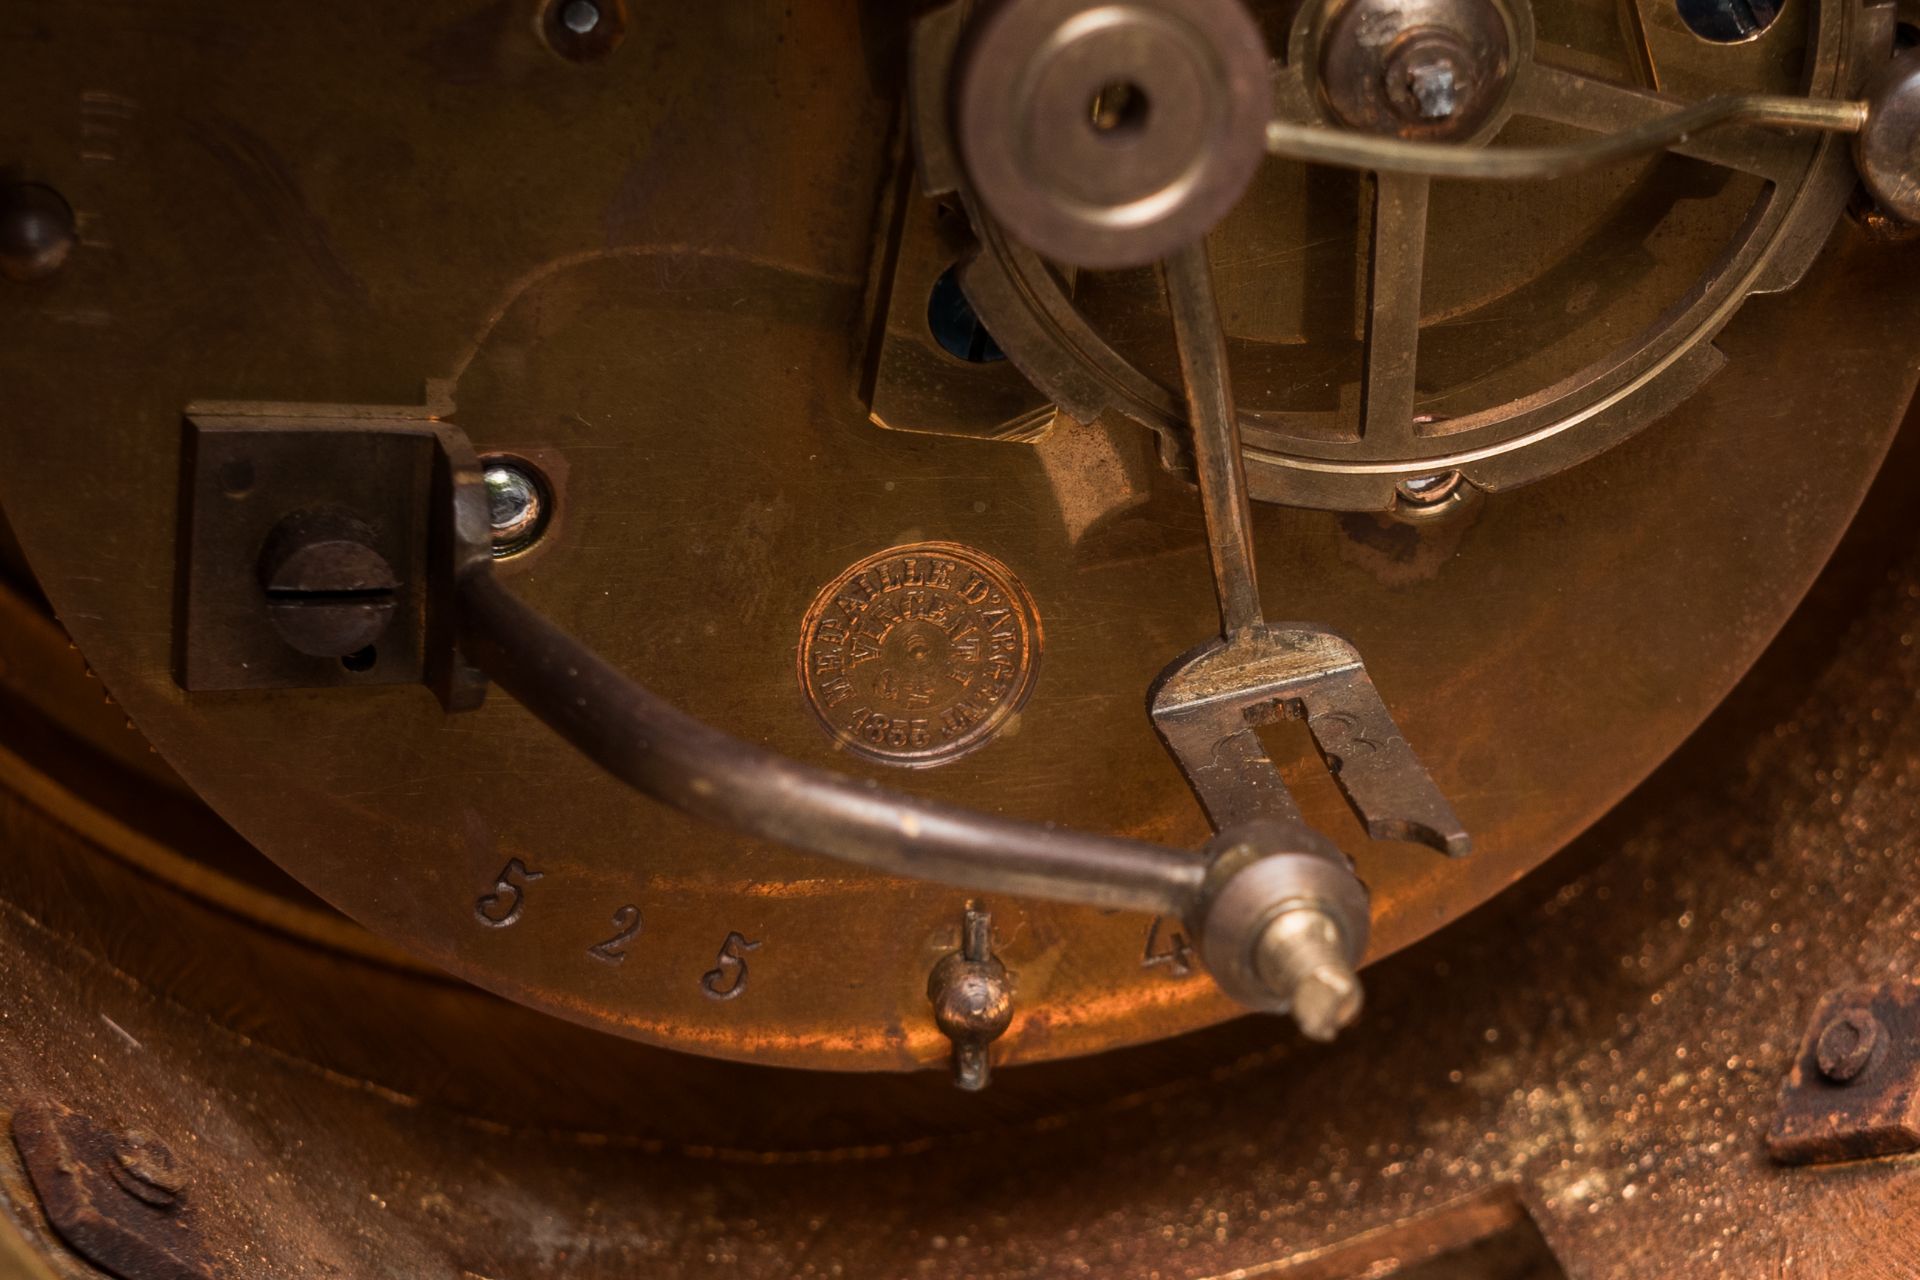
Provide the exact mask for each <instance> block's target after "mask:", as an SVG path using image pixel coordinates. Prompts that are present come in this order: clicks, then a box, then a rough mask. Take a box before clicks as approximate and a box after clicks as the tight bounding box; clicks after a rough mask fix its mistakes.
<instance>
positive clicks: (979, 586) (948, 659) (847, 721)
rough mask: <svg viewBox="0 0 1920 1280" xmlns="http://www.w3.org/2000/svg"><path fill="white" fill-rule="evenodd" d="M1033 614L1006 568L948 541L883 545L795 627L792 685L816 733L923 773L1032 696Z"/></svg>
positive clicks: (1036, 626) (978, 741)
mask: <svg viewBox="0 0 1920 1280" xmlns="http://www.w3.org/2000/svg"><path fill="white" fill-rule="evenodd" d="M1039 667H1040V615H1039V613H1038V611H1036V610H1035V608H1034V605H1033V597H1032V596H1030V595H1028V594H1027V589H1026V588H1025V587H1023V586H1021V585H1020V580H1019V579H1018V578H1016V577H1014V575H1013V571H1012V570H1011V569H1009V568H1007V566H1005V565H1003V564H1001V563H1000V562H999V561H998V560H995V559H994V558H993V557H992V556H990V555H987V554H986V553H985V552H982V551H975V550H974V549H973V548H971V547H963V546H961V545H959V544H958V543H953V542H916V543H912V544H909V545H907V546H901V547H893V548H891V549H889V550H886V551H882V552H880V553H879V554H878V555H872V556H868V557H867V558H866V559H865V560H862V561H860V562H859V563H858V564H855V565H853V566H852V567H850V568H849V569H848V570H847V571H846V572H845V573H842V574H841V575H840V576H839V577H837V578H835V579H834V580H833V581H832V582H830V583H828V584H827V585H826V587H825V588H824V589H822V590H821V592H820V594H819V596H818V597H816V598H815V599H814V602H813V605H812V607H811V608H809V609H808V610H807V616H806V619H805V621H804V622H802V624H801V627H800V687H801V688H802V689H803V690H804V691H805V693H806V697H807V704H808V705H809V706H811V707H812V708H813V710H814V713H815V714H816V715H818V716H819V717H820V723H821V724H822V725H824V726H826V729H827V732H829V733H831V734H832V735H833V736H834V737H835V738H837V739H838V740H839V741H840V742H841V743H842V744H843V745H844V746H845V747H846V748H847V749H848V750H849V751H853V752H857V753H858V754H860V755H863V756H865V757H867V758H868V759H871V760H878V761H880V762H882V763H883V764H896V765H902V766H905V767H907V768H925V767H927V766H929V765H936V764H944V763H946V762H947V761H949V760H951V759H953V758H954V757H956V756H959V755H964V754H965V753H966V752H968V751H971V750H973V749H974V748H976V747H979V746H982V745H984V744H985V743H986V742H987V741H988V740H989V739H991V738H992V737H993V735H994V734H995V733H997V732H999V731H1000V729H1001V728H1003V727H1004V726H1005V725H1006V723H1007V722H1008V721H1009V720H1010V719H1011V718H1012V717H1013V716H1014V714H1015V713H1016V712H1018V711H1019V710H1020V708H1021V705H1022V704H1024V703H1025V702H1026V700H1027V695H1028V694H1029V693H1031V692H1033V681H1034V677H1035V675H1037V674H1038V672H1039Z"/></svg>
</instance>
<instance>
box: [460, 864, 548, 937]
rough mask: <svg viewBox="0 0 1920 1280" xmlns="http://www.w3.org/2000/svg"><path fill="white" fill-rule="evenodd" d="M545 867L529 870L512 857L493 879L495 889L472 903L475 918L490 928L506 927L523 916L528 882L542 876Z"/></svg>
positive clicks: (525, 865)
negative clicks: (522, 911)
mask: <svg viewBox="0 0 1920 1280" xmlns="http://www.w3.org/2000/svg"><path fill="white" fill-rule="evenodd" d="M545 874H546V873H545V872H544V871H529V870H528V869H527V864H526V863H524V862H522V861H520V859H518V858H514V859H511V860H510V861H508V863H507V865H506V866H505V867H504V868H502V869H501V872H500V875H499V878H498V879H496V880H495V881H494V882H493V892H492V893H483V894H481V895H480V897H479V898H478V899H476V900H475V902H474V904H473V918H474V919H476V920H478V921H479V922H480V923H481V924H483V925H485V926H487V928H489V929H504V928H506V927H507V926H508V925H511V924H513V923H514V922H515V921H517V920H519V919H520V910H521V908H522V907H524V906H526V904H527V886H528V885H529V884H531V883H532V882H533V881H535V880H538V879H540V878H541V877H542V876H544V875H545Z"/></svg>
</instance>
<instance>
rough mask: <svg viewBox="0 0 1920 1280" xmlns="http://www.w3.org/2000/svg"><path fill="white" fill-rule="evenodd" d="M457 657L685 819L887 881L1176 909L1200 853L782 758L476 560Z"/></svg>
mask: <svg viewBox="0 0 1920 1280" xmlns="http://www.w3.org/2000/svg"><path fill="white" fill-rule="evenodd" d="M458 601H459V616H460V633H461V635H460V647H461V650H462V652H463V653H465V655H466V656H467V658H468V660H469V661H471V662H472V663H473V664H474V665H475V666H477V667H479V668H480V669H481V670H482V671H484V672H486V674H487V675H488V676H490V677H492V678H493V679H494V680H495V681H496V682H497V683H498V684H499V685H500V686H501V688H503V689H505V690H506V691H507V692H508V693H509V694H511V695H512V696H513V697H515V698H517V699H518V700H519V701H520V702H521V703H522V704H523V705H525V706H526V707H527V709H528V710H530V711H532V712H533V713H534V714H535V715H536V716H538V717H539V718H540V719H541V720H543V721H545V722H546V724H547V725H548V727H550V728H551V729H553V730H554V731H555V732H556V733H558V734H559V735H560V736H561V737H563V738H565V739H566V740H567V741H568V742H571V743H572V744H573V745H574V746H575V747H577V748H579V749H580V750H581V751H583V752H585V753H586V755H587V756H588V758H590V759H591V760H593V761H594V762H595V763H596V764H598V765H599V766H600V767H601V768H603V769H605V770H606V771H607V772H608V773H611V774H612V775H613V776H614V777H616V778H618V779H620V780H621V781H623V782H625V783H627V784H628V785H629V786H632V787H634V788H635V789H636V790H638V791H641V792H643V793H644V794H646V795H649V796H651V797H653V798H654V799H656V800H659V801H661V802H662V803H664V804H667V805H670V806H672V807H673V808H675V809H679V810H681V811H682V812H684V813H688V814H691V815H693V816H694V817H696V818H702V819H705V820H707V821H710V822H716V823H720V824H723V825H727V826H732V827H736V828H739V829H740V830H743V831H746V832H749V833H751V834H754V835H758V836H762V837H764V838H766V839H768V840H775V841H778V842H779V843H781V844H786V845H791V846H793V847H795V848H798V849H805V850H807V851H809V852H812V853H820V854H825V855H827V856H828V857H833V858H839V859H842V860H843V861H847V862H856V863H859V864H861V865H863V866H868V867H872V868H873V869H875V870H877V871H884V872H888V873H891V874H893V875H900V876H909V877H913V878H915V879H921V880H936V881H940V882H942V883H945V884H952V885H958V886H960V887H962V888H969V889H978V890H983V891H986V892H1003V893H1011V894H1023V895H1026V896H1029V897H1035V898H1051V899H1054V900H1056V901H1062V902H1074V903H1082V904H1085V905H1089V906H1098V907H1121V908H1130V909H1133V910H1137V911H1145V912H1151V913H1154V914H1176V915H1184V914H1185V913H1186V912H1187V911H1188V910H1189V909H1190V908H1191V907H1192V906H1193V904H1194V903H1195V901H1196V900H1197V899H1198V896H1199V892H1200V885H1201V881H1202V879H1203V877H1204V875H1205V872H1206V862H1205V860H1204V859H1202V858H1201V857H1200V856H1199V855H1197V854H1195V853H1193V852H1190V851H1187V850H1182V849H1170V848H1166V847H1164V846H1161V845H1154V844H1147V843H1145V842H1143V841H1139V840H1128V839H1123V838H1121V837H1117V836H1104V835H1096V834H1094V833H1092V832H1088V831H1076V830H1071V829H1068V828H1061V827H1055V826H1052V825H1051V824H1041V823H1035V822H1023V821H1019V820H1017V819H1012V818H1003V817H999V816H997V815H993V814H985V813H976V812H974V811H972V810H967V809H961V808H956V807H953V806H950V805H944V804H940V803H937V802H935V801H931V800H923V799H920V798H919V797H916V796H911V795H907V794H905V793H904V792H899V791H893V790H890V789H888V788H886V787H882V786H880V785H879V784H878V783H873V782H866V781H863V780H861V779H858V778H853V777H850V776H848V775H846V774H841V773H835V772H833V771H832V770H829V769H821V768H816V767H815V766H813V765H808V764H803V763H801V762H800V761H797V760H790V759H788V758H786V757H785V756H781V755H778V754H776V753H774V752H771V751H768V750H765V749H764V748H761V747H758V746H755V745H753V744H752V743H749V742H745V741H742V740H741V739H739V738H736V737H733V736H732V735H731V734H727V733H723V732H721V731H720V730H718V729H716V728H714V727H712V726H711V725H708V724H705V723H703V722H701V721H699V720H696V719H695V718H694V717H692V716H690V715H688V714H686V713H685V712H684V711H681V710H679V709H678V708H676V707H674V706H672V705H670V704H669V703H667V702H666V701H665V700H664V699H662V698H660V697H658V696H656V695H655V694H653V693H651V692H649V691H648V690H647V689H645V688H643V687H641V686H640V685H639V684H638V683H636V682H635V681H633V680H631V679H629V678H628V677H627V676H625V675H623V674H621V672H619V671H618V670H616V669H615V668H614V667H613V666H611V665H610V664H609V663H607V662H606V661H605V660H604V659H602V658H601V657H600V656H599V655H598V654H596V653H594V652H593V651H592V650H591V649H589V648H588V647H587V646H586V645H584V644H582V643H580V642H579V641H578V640H576V639H574V638H573V637H572V636H570V635H568V634H567V633H566V632H565V631H563V630H561V629H560V628H559V627H558V626H556V625H555V624H554V623H553V622H551V621H549V620H548V619H547V618H545V617H544V616H542V615H541V614H540V613H539V611H537V610H535V609H534V608H532V607H531V606H529V605H528V604H526V603H525V602H524V601H522V600H521V599H520V598H519V597H518V596H516V595H514V594H513V592H511V591H509V590H508V589H507V588H506V587H504V586H502V585H501V584H500V583H499V582H498V581H497V580H496V579H495V578H494V577H493V575H492V573H491V572H490V571H488V570H487V569H486V568H485V567H484V566H479V567H476V568H474V569H472V570H470V571H468V572H467V573H466V574H464V575H463V576H462V578H461V580H460V582H459V585H458Z"/></svg>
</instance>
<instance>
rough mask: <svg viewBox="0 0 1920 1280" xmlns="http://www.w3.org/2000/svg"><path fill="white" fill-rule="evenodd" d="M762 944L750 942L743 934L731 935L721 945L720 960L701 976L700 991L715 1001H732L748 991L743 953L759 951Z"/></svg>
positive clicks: (745, 961)
mask: <svg viewBox="0 0 1920 1280" xmlns="http://www.w3.org/2000/svg"><path fill="white" fill-rule="evenodd" d="M759 949H760V944H759V943H757V942H748V941H747V938H746V935H745V934H742V933H729V934H728V935H727V940H726V941H725V942H723V943H721V944H720V958H719V959H717V960H715V961H714V962H713V968H711V969H709V970H707V971H706V972H705V973H703V974H701V975H700V989H701V990H702V991H704V992H706V993H707V994H708V995H709V996H712V997H713V998H714V999H715V1000H731V999H733V998H734V997H735V996H737V995H739V994H740V993H741V992H742V991H745V990H746V989H747V958H746V957H745V956H744V955H742V954H741V952H743V951H758V950H759Z"/></svg>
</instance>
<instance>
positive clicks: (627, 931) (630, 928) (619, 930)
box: [587, 903, 640, 964]
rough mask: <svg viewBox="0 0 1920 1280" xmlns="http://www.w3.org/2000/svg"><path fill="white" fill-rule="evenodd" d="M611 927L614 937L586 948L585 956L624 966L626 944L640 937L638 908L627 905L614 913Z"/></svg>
mask: <svg viewBox="0 0 1920 1280" xmlns="http://www.w3.org/2000/svg"><path fill="white" fill-rule="evenodd" d="M613 927H614V929H615V933H614V935H613V936H612V937H611V938H608V939H607V940H606V941H605V942H596V943H594V944H593V945H592V946H590V947H588V948H587V954H588V955H590V956H592V957H593V958H594V959H595V960H605V961H606V962H607V963H608V964H625V963H626V961H627V946H628V944H629V943H631V942H632V941H633V940H634V939H635V938H637V937H639V936H640V908H638V907H636V906H634V905H633V904H632V903H628V904H627V905H626V906H624V907H622V908H620V909H619V910H618V911H616V912H614V913H613Z"/></svg>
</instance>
